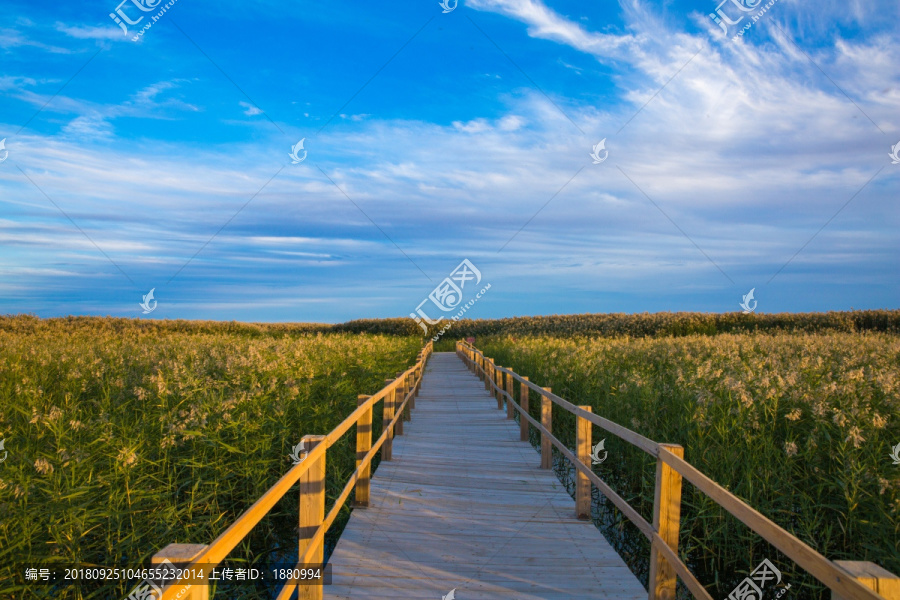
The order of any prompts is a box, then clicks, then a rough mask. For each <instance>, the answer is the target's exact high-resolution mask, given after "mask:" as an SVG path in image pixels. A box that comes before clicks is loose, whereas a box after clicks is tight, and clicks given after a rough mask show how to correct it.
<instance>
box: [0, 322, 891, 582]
mask: <svg viewBox="0 0 900 600" xmlns="http://www.w3.org/2000/svg"><path fill="white" fill-rule="evenodd" d="M441 325H443V323H439V324H438V325H437V326H435V327H434V329H435V331H436V330H438V329H440V328H441ZM428 333H429V335H434V331H429V332H428ZM422 334H423V332H422V331H421V329H420V328H419V327H418V326H417V325H416V323H415V322H414V321H413V320H412V319H383V320H361V321H351V322H349V323H345V324H340V325H327V324H251V323H235V322H231V323H217V322H207V321H157V320H144V321H141V320H131V319H113V318H95V317H69V318H64V319H46V320H42V319H38V318H35V317H30V316H17V317H0V440H4V444H5V450H4V451H5V452H7V453H8V455H7V458H6V459H5V460H3V461H2V462H0V598H4V599H6V598H10V599H13V598H15V599H23V600H24V599H31V598H62V599H64V600H81V599H94V598H97V599H101V598H102V599H104V600H106V599H118V598H124V597H126V596H127V594H128V593H129V591H130V590H131V589H132V588H133V586H134V585H135V584H136V583H138V581H129V582H121V583H119V584H118V585H115V584H106V585H99V584H96V583H93V584H84V585H82V586H81V587H75V586H70V587H65V588H53V587H25V586H24V585H22V584H20V583H18V581H19V580H20V579H21V577H18V576H16V574H18V573H21V572H22V571H23V570H24V568H26V567H29V566H33V567H46V566H60V567H62V566H71V565H73V564H75V563H77V564H80V565H91V564H93V565H98V566H106V567H138V566H144V567H147V566H149V563H150V557H151V556H152V555H153V554H155V553H156V552H157V551H159V550H160V549H161V548H163V547H164V546H166V545H168V544H169V543H173V542H178V543H209V542H211V541H212V540H213V539H214V538H215V537H216V536H217V535H219V534H220V533H221V532H222V531H224V529H225V528H227V527H228V526H229V525H230V524H231V523H232V522H233V521H234V520H235V519H236V518H237V517H238V516H239V515H240V514H241V513H242V512H243V511H244V510H246V509H247V508H248V507H249V506H250V505H251V504H252V503H253V502H255V501H256V500H257V499H258V498H259V497H260V496H261V495H262V494H263V493H264V492H265V491H266V490H267V489H268V488H269V487H270V486H271V485H273V484H274V483H275V482H276V481H277V480H278V478H279V477H281V476H282V475H283V474H284V473H285V472H286V471H287V470H288V469H289V468H290V466H291V464H292V463H291V459H290V457H289V454H290V452H291V450H292V447H293V446H294V445H296V444H297V443H298V442H299V441H300V438H301V437H302V436H303V435H305V434H324V433H327V432H328V431H330V430H331V429H333V428H334V427H335V426H336V425H337V424H338V423H339V422H340V421H341V420H342V419H343V418H345V417H346V416H347V415H349V414H350V413H351V412H352V411H353V410H354V409H355V408H356V397H357V395H358V394H372V393H374V392H375V391H377V390H378V389H380V388H381V387H382V386H383V385H384V380H385V379H387V378H392V377H394V376H395V375H396V374H397V373H398V372H400V371H402V370H404V369H405V368H407V367H408V366H410V365H411V364H413V362H414V361H415V357H416V354H417V353H418V351H419V350H420V349H421V347H422V345H423V337H422ZM470 335H474V336H476V340H475V345H476V346H477V347H478V348H479V349H481V350H483V351H485V353H486V354H487V356H490V357H492V358H493V359H494V360H495V361H496V362H497V364H499V365H503V366H505V367H510V368H512V369H514V370H515V371H516V372H517V373H519V374H521V375H525V376H528V377H529V378H530V379H531V381H533V382H535V383H537V384H538V385H541V386H547V387H552V388H553V391H554V393H556V394H558V395H560V396H562V397H563V398H566V399H568V400H570V401H571V402H573V403H575V404H587V405H591V406H592V407H593V410H594V412H595V413H596V414H599V415H601V416H603V417H606V418H608V419H610V420H612V421H614V422H617V423H620V424H622V425H624V426H626V427H629V428H631V429H633V430H634V431H637V432H638V433H640V434H642V435H644V436H647V437H648V438H651V439H653V440H655V441H658V442H670V443H678V444H681V445H682V446H684V448H685V458H686V460H688V462H690V463H692V464H693V465H695V466H696V467H697V468H698V469H700V470H701V471H703V472H704V473H706V474H707V475H708V476H709V477H711V478H712V479H713V480H715V481H716V482H718V483H719V484H721V485H722V486H724V487H726V488H727V489H729V490H730V491H731V492H732V493H734V494H736V495H737V496H739V497H740V498H742V499H744V500H745V501H746V502H748V503H749V504H750V505H751V506H753V507H754V508H755V509H757V510H759V511H760V512H762V513H763V514H764V515H766V516H767V517H769V518H771V519H772V520H774V521H775V522H776V523H778V524H779V525H781V526H782V527H784V528H785V529H787V530H788V531H789V532H791V533H793V534H794V535H796V536H797V537H798V538H800V539H801V540H803V541H804V542H806V543H808V544H810V545H811V546H812V547H813V548H815V549H816V550H818V551H819V552H821V553H822V554H824V555H825V556H826V557H827V558H830V559H832V560H835V559H848V560H870V561H873V562H875V563H877V564H879V565H881V566H883V567H884V568H886V569H888V570H889V571H892V572H894V573H897V574H900V466H896V465H893V464H892V461H891V459H890V458H889V456H888V454H889V452H890V450H891V447H892V446H894V445H896V444H898V443H900V311H854V312H852V313H809V314H803V315H789V314H778V315H739V314H738V315H706V314H698V313H665V314H659V315H648V314H643V315H571V316H553V317H522V318H513V319H497V320H479V321H472V320H461V321H458V322H455V323H453V325H452V327H451V329H450V330H449V331H448V332H447V333H446V334H445V335H444V338H442V339H441V340H440V341H439V342H438V343H437V344H436V347H435V350H436V351H450V350H452V349H453V344H454V340H455V339H460V338H463V337H467V336H470ZM426 341H427V338H426ZM534 398H535V397H534V396H533V399H534ZM531 409H532V410H531V412H532V415H533V416H535V417H538V410H537V402H534V401H533V402H532V403H531ZM380 413H381V411H380V410H376V411H375V413H374V416H375V423H374V436H373V437H374V438H377V436H378V435H379V434H380V431H381V414H380ZM538 418H539V417H538ZM553 430H554V434H556V435H557V437H559V438H560V439H561V440H562V441H563V442H565V443H566V444H567V445H569V447H573V446H574V421H573V418H572V416H571V415H570V414H568V413H567V412H566V411H562V410H555V411H554V419H553ZM534 433H535V432H534V431H533V432H532V434H533V442H536V441H537V437H536V436H535V435H534ZM593 436H594V442H597V441H599V440H600V439H605V447H606V450H607V451H608V458H607V460H605V461H604V462H603V463H601V464H600V465H598V466H596V467H595V470H596V472H597V473H598V474H599V475H600V476H601V477H602V478H604V480H606V481H607V482H608V483H610V485H611V486H612V487H613V489H615V490H617V492H618V493H619V494H620V495H621V496H622V497H623V498H624V499H625V500H626V501H628V502H629V503H630V504H631V505H632V506H634V507H635V508H636V509H637V510H638V511H639V512H640V513H641V514H642V515H643V516H644V517H645V518H647V519H648V520H651V517H652V514H651V513H652V504H653V490H654V476H655V460H654V459H653V458H652V457H649V456H647V455H646V454H644V453H643V452H642V451H640V450H637V449H635V448H633V447H631V446H630V445H629V444H627V443H625V442H622V441H621V440H619V439H618V438H616V437H615V436H613V435H611V434H606V433H604V432H603V431H602V430H600V429H599V428H597V427H595V428H594V429H593ZM354 444H355V439H354V436H353V434H352V432H351V433H349V434H348V435H347V436H345V437H344V438H343V439H342V440H341V441H340V442H339V443H338V444H337V445H335V446H334V447H332V448H331V449H329V451H328V460H327V462H326V465H327V476H326V496H327V498H328V505H329V507H330V505H331V502H332V501H333V499H334V498H335V497H336V496H337V494H338V493H339V491H340V490H341V488H342V487H343V485H344V484H345V483H346V481H347V480H348V478H349V476H350V474H351V473H352V471H353V470H354V468H355V462H354V460H355V445H354ZM2 456H3V452H0V457H2ZM555 464H556V465H557V472H558V473H559V475H560V476H561V478H562V479H563V482H564V483H565V484H566V485H571V483H572V469H571V468H569V467H567V466H566V461H564V460H563V459H562V458H561V457H560V456H557V457H556V460H555ZM376 465H377V462H376ZM476 467H477V465H476ZM596 492H597V490H594V493H595V501H594V507H593V511H594V518H595V522H596V523H597V524H598V526H599V527H600V529H601V531H602V532H603V534H604V535H605V536H606V537H607V539H608V540H610V542H611V543H612V544H613V546H614V547H615V548H616V550H617V551H618V552H619V553H620V554H621V555H622V556H623V558H624V559H625V560H626V562H627V563H628V564H629V566H630V567H631V568H632V570H633V571H634V572H635V573H636V574H637V575H638V576H639V577H640V578H642V579H643V581H644V583H645V584H646V581H647V565H648V557H649V547H648V545H647V544H646V540H645V539H644V537H643V536H642V535H641V534H640V533H639V532H638V531H637V529H636V528H635V527H633V526H632V525H630V524H628V523H627V521H625V520H624V519H623V517H622V515H621V514H620V513H619V512H618V510H617V509H615V508H614V507H613V506H612V505H611V504H610V503H608V502H606V501H605V500H604V499H603V498H602V497H600V496H599V495H598V494H597V493H596ZM348 515H349V510H348V509H345V510H344V512H343V513H342V515H341V518H340V519H339V520H338V522H337V523H336V524H335V526H334V527H333V528H332V531H331V532H330V533H329V536H328V538H327V542H326V547H328V546H329V545H333V543H334V542H335V540H336V538H337V536H338V535H339V533H340V531H341V529H342V528H343V524H344V523H345V522H346V519H347V517H348ZM296 544H297V494H294V493H289V494H288V495H287V496H286V497H285V498H284V499H282V501H281V502H279V504H278V505H277V507H276V509H274V510H273V512H272V513H271V514H270V515H269V516H267V517H266V518H265V519H264V520H263V521H262V522H261V523H260V524H259V525H258V526H257V527H256V528H255V529H254V530H253V532H252V533H251V535H249V536H248V537H247V539H246V540H245V541H244V542H243V543H242V544H241V545H239V546H238V547H237V548H236V549H235V550H234V551H233V552H232V553H231V555H230V556H229V560H237V561H246V562H247V563H248V564H249V563H252V564H256V565H258V564H261V563H264V562H266V561H269V562H273V561H277V560H278V559H284V558H285V557H288V556H290V555H291V553H294V555H296V554H295V552H296ZM679 547H680V552H681V554H682V556H683V557H684V559H685V562H686V563H687V564H688V565H689V567H690V568H691V569H692V571H693V572H694V573H695V574H696V575H697V576H698V578H699V579H700V581H701V582H702V583H703V584H705V585H707V586H708V589H709V590H710V592H711V593H712V594H713V597H714V598H717V599H724V598H726V597H727V596H728V594H729V592H730V591H731V590H732V588H733V587H734V585H735V584H737V583H738V582H739V581H740V580H742V579H743V578H744V577H745V576H746V575H747V574H749V572H750V571H752V570H753V568H754V567H755V566H756V565H757V564H759V563H760V562H761V561H762V560H763V559H764V558H768V559H769V560H770V561H772V562H773V563H774V564H775V565H776V566H777V567H778V568H779V569H781V571H782V573H783V576H784V583H790V584H791V589H790V591H789V594H788V596H790V597H785V598H784V600H801V599H802V600H807V599H808V600H827V598H829V597H830V595H829V593H828V592H827V590H825V589H824V588H823V587H822V586H821V585H819V584H817V583H816V582H815V580H813V579H812V578H811V577H809V576H808V575H806V574H804V573H803V572H802V570H800V569H798V568H797V567H796V566H795V565H794V564H793V563H792V562H791V561H790V560H789V559H787V558H786V557H784V556H783V555H781V554H780V553H779V552H778V551H776V550H775V549H774V548H772V547H771V546H770V545H768V544H767V543H766V542H765V541H764V540H762V539H761V538H759V537H758V536H756V535H755V534H753V533H752V532H751V531H750V530H749V529H747V528H746V527H745V526H744V525H743V524H742V523H740V522H739V521H737V520H736V519H734V518H733V517H731V516H730V515H728V514H727V513H725V511H723V510H722V509H721V508H719V507H718V505H716V504H715V503H714V502H712V501H711V500H709V499H708V498H707V497H706V496H704V495H703V494H701V493H699V492H696V491H695V490H694V489H693V488H692V486H691V485H690V484H689V483H688V482H685V484H684V491H683V506H682V529H681V539H680V544H679ZM216 591H217V592H218V594H217V596H216V597H224V598H229V599H237V600H243V599H249V598H263V597H270V596H271V590H266V589H251V588H248V587H233V588H223V587H221V586H220V587H219V588H218V589H217V590H216ZM682 597H688V596H687V595H686V590H685V589H683V588H681V587H680V588H679V599H680V598H682Z"/></svg>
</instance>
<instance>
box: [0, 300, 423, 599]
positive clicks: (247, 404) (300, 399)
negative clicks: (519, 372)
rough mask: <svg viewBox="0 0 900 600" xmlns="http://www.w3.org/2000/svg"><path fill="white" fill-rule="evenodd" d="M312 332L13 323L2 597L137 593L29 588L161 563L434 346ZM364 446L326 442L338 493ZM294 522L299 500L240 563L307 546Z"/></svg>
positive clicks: (3, 386) (236, 509)
mask: <svg viewBox="0 0 900 600" xmlns="http://www.w3.org/2000/svg"><path fill="white" fill-rule="evenodd" d="M303 329H304V328H303V327H293V328H292V327H289V326H271V327H270V326H245V325H239V324H228V323H225V324H222V326H221V327H220V328H218V329H217V327H216V325H215V324H214V323H205V324H203V325H202V326H198V325H197V324H193V325H192V324H187V323H185V322H181V323H178V322H175V323H161V324H160V323H157V324H154V325H147V324H146V323H145V322H140V321H130V322H129V321H127V320H123V319H85V318H81V319H62V320H50V321H41V320H36V319H32V318H28V317H21V318H6V319H0V439H5V440H6V450H7V451H8V452H9V455H8V458H7V460H6V461H4V462H3V463H0V597H2V598H23V599H24V598H39V597H53V598H63V599H66V600H70V599H71V600H75V599H79V600H80V599H81V598H103V599H104V600H106V599H109V598H122V597H124V596H125V595H127V593H128V591H129V589H130V586H129V585H126V584H125V583H122V584H120V585H112V584H110V585H103V586H97V585H85V586H83V587H81V588H78V587H67V588H65V589H58V590H53V591H52V592H50V589H49V588H46V587H44V588H36V587H25V586H21V585H18V584H17V583H16V581H17V580H20V579H21V572H22V570H23V569H24V568H25V567H27V566H47V565H48V564H57V565H63V564H71V563H82V564H96V565H103V566H120V567H136V566H141V565H143V566H148V565H149V558H150V556H152V555H153V554H154V553H155V552H157V551H158V550H160V549H161V548H162V547H164V546H165V545H167V544H169V543H171V542H178V543H209V542H210V541H212V540H213V539H214V538H215V537H216V536H217V535H218V534H220V533H221V532H222V531H223V530H224V529H225V528H226V527H227V526H228V525H230V524H231V522H233V521H234V519H235V518H236V517H237V516H238V515H239V514H240V513H241V512H243V511H244V510H245V509H246V508H247V507H249V506H250V505H251V504H252V503H253V502H254V501H255V500H256V499H257V498H258V497H259V496H260V495H262V493H263V492H264V491H265V490H266V489H268V488H269V487H270V486H271V485H272V484H273V483H274V482H275V481H277V479H278V478H279V477H280V476H281V475H283V474H284V473H285V472H286V471H287V469H288V468H289V467H290V466H291V461H290V458H289V457H288V454H289V453H290V451H291V447H292V446H293V445H295V444H297V443H298V442H299V440H300V438H301V437H302V436H303V435H304V434H311V433H317V434H323V433H327V432H328V431H329V430H331V429H332V428H334V426H335V425H337V424H338V423H339V422H340V421H341V420H342V419H343V418H344V417H346V416H347V415H348V414H349V413H350V412H352V411H353V410H354V409H355V408H356V396H357V394H361V393H369V394H371V393H373V392H374V391H376V390H378V389H380V388H381V387H382V386H383V384H384V379H385V378H387V377H392V376H394V375H395V374H396V373H397V372H398V371H401V370H403V369H405V368H406V367H407V366H409V365H410V364H412V362H413V361H414V358H415V355H416V353H417V352H418V350H419V349H420V347H421V338H407V337H388V336H380V335H354V334H348V333H342V334H327V335H323V334H321V333H304V332H303ZM378 412H380V411H376V432H377V431H379V430H380V418H379V416H378V415H377V413H378ZM376 435H377V433H376ZM352 444H353V439H352V436H347V437H346V438H345V439H344V440H342V441H341V443H339V444H338V445H337V446H335V447H334V448H332V450H330V451H329V454H328V460H327V469H328V473H327V491H326V493H327V496H328V498H329V502H330V501H331V499H333V498H334V497H335V496H336V495H337V493H338V492H339V491H340V489H341V488H342V487H343V485H344V483H345V482H346V481H347V478H348V477H349V475H350V473H351V472H352V471H353V469H354V468H355V463H354V460H355V454H354V447H353V445H352ZM344 519H346V514H345V515H344ZM296 527H297V495H296V494H295V493H294V494H288V496H287V497H286V498H285V499H283V500H282V502H280V503H279V505H278V508H277V510H276V511H275V513H274V514H273V515H272V516H271V517H268V518H266V519H265V520H264V521H263V522H262V523H260V525H259V526H257V527H256V528H255V529H254V530H253V532H252V534H251V536H250V537H249V538H248V539H247V541H246V542H245V543H244V544H242V545H241V546H240V547H239V548H238V549H236V550H235V551H234V552H233V553H232V557H235V558H238V559H242V560H247V561H260V560H265V559H268V558H272V557H273V556H274V554H275V553H277V552H279V551H280V552H285V551H289V550H290V549H296V543H297V530H296ZM341 527H342V525H341V524H339V525H338V526H337V528H336V531H337V530H339V529H340V528H341ZM333 538H334V533H332V536H331V539H332V541H333ZM132 583H135V582H132ZM259 594H260V592H259V591H258V590H253V589H249V588H246V587H243V588H234V589H232V590H226V591H225V595H224V596H223V597H228V598H252V597H260V595H259Z"/></svg>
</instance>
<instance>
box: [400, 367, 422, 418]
mask: <svg viewBox="0 0 900 600" xmlns="http://www.w3.org/2000/svg"><path fill="white" fill-rule="evenodd" d="M418 373H419V367H418V366H417V367H416V368H415V369H414V370H413V372H412V373H410V374H409V375H407V381H409V383H408V384H407V386H406V387H407V389H408V390H409V391H410V392H411V393H410V396H409V405H408V408H409V410H407V411H406V414H405V415H403V417H404V418H405V419H406V420H407V421H409V420H411V419H412V411H413V409H414V408H415V407H416V394H417V393H418V392H419V380H418V379H417V378H416V375H418Z"/></svg>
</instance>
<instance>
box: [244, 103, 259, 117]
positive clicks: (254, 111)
mask: <svg viewBox="0 0 900 600" xmlns="http://www.w3.org/2000/svg"><path fill="white" fill-rule="evenodd" d="M238 104H240V105H241V106H243V107H244V109H245V110H244V114H245V115H247V116H248V117H253V116H255V115H261V114H262V113H263V111H262V110H261V109H260V108H258V107H256V106H254V105H252V104H250V103H249V102H243V101H241V102H238Z"/></svg>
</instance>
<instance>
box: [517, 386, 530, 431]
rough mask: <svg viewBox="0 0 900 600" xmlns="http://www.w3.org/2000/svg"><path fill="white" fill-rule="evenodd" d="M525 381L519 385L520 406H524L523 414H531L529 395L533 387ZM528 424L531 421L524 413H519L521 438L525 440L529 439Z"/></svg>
mask: <svg viewBox="0 0 900 600" xmlns="http://www.w3.org/2000/svg"><path fill="white" fill-rule="evenodd" d="M522 379H524V380H525V381H528V378H527V377H522ZM525 381H523V382H522V383H521V384H520V386H519V406H521V407H522V414H523V415H529V416H530V415H531V413H529V412H528V395H529V392H530V391H531V388H529V387H528V385H527V384H526V383H525ZM528 426H529V423H528V421H527V420H526V419H525V417H524V416H522V415H519V439H520V440H522V441H523V442H527V441H528Z"/></svg>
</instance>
